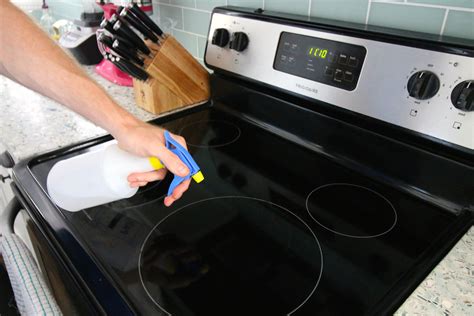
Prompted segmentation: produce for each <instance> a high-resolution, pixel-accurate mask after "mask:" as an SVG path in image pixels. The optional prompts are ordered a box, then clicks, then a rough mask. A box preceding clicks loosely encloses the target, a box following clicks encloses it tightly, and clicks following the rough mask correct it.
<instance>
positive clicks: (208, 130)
mask: <svg viewBox="0 0 474 316" xmlns="http://www.w3.org/2000/svg"><path fill="white" fill-rule="evenodd" d="M179 134H180V135H181V136H183V137H184V138H185V139H186V143H187V144H188V146H194V147H201V148H215V147H221V146H225V145H229V144H232V143H233V142H235V141H237V140H238V139H239V137H240V134H241V131H240V128H239V127H237V126H236V125H235V124H233V123H231V122H227V121H218V120H202V121H197V122H192V123H190V124H188V125H186V126H184V127H183V128H181V130H180V131H179Z"/></svg>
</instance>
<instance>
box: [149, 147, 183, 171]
mask: <svg viewBox="0 0 474 316" xmlns="http://www.w3.org/2000/svg"><path fill="white" fill-rule="evenodd" d="M156 157H158V159H160V161H161V162H162V163H163V164H164V165H165V167H166V169H168V170H169V171H171V172H172V173H174V174H175V175H177V176H180V177H185V176H187V175H188V174H189V169H188V167H186V165H185V164H184V163H183V162H182V161H181V159H179V157H178V156H176V155H175V154H174V153H172V152H171V151H170V150H169V149H168V148H166V147H165V146H163V145H160V148H159V150H158V153H157V155H156Z"/></svg>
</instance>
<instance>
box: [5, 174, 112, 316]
mask: <svg viewBox="0 0 474 316" xmlns="http://www.w3.org/2000/svg"><path fill="white" fill-rule="evenodd" d="M12 190H13V192H14V195H15V197H14V199H17V200H18V203H10V204H14V205H15V207H14V208H15V209H14V210H11V212H10V213H11V214H10V218H9V219H8V220H7V222H9V223H8V225H9V226H10V231H11V232H12V233H13V234H14V235H16V236H21V237H20V238H21V239H22V240H23V242H24V243H25V244H26V245H27V247H28V249H29V250H30V252H31V254H32V256H33V258H34V259H35V261H36V262H35V263H36V264H37V266H38V269H39V271H40V274H41V276H42V277H43V279H44V281H45V283H46V286H48V287H49V289H50V292H51V293H52V295H53V296H54V299H55V300H56V303H57V304H58V306H59V308H60V309H61V311H62V313H63V314H64V315H99V314H105V313H104V312H103V310H102V308H101V307H100V306H99V305H98V304H97V302H96V301H95V299H94V297H93V296H91V295H90V293H88V291H87V290H86V289H85V287H84V286H83V285H82V284H81V281H80V280H79V279H78V278H76V277H75V276H74V274H73V273H72V271H71V270H70V269H69V268H68V266H67V265H66V263H65V261H64V260H63V259H62V257H61V255H60V253H59V251H58V250H57V249H56V247H54V243H53V242H52V241H51V240H50V239H49V238H48V237H47V234H46V232H45V230H44V228H43V227H42V226H41V224H40V223H39V221H38V220H37V218H35V215H34V213H33V212H32V210H31V206H30V204H29V203H28V199H26V198H25V196H24V195H23V194H22V193H21V192H20V190H19V189H18V187H17V186H16V185H15V183H12ZM13 216H14V218H13ZM10 278H11V277H10Z"/></svg>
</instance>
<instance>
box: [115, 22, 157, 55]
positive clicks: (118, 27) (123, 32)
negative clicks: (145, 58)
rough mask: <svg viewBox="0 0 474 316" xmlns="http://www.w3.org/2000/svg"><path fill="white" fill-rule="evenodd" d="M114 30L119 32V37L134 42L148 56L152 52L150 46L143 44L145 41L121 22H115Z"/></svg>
mask: <svg viewBox="0 0 474 316" xmlns="http://www.w3.org/2000/svg"><path fill="white" fill-rule="evenodd" d="M114 30H115V31H116V32H117V34H118V35H120V36H123V37H126V38H127V39H129V40H130V41H132V42H133V43H134V44H135V45H137V47H138V49H139V50H141V51H142V52H143V53H145V54H146V55H149V54H150V52H151V51H150V49H149V48H148V46H146V44H145V43H144V42H143V40H142V39H141V38H140V37H138V35H137V34H136V33H135V32H133V31H132V30H131V29H130V28H129V27H128V26H127V25H125V24H123V23H122V22H121V21H117V22H115V24H114Z"/></svg>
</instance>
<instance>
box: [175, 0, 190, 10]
mask: <svg viewBox="0 0 474 316" xmlns="http://www.w3.org/2000/svg"><path fill="white" fill-rule="evenodd" d="M170 4H173V5H177V6H180V7H187V8H194V4H195V3H194V0H170Z"/></svg>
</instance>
